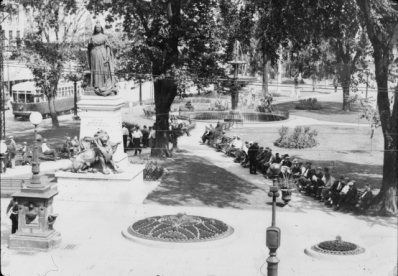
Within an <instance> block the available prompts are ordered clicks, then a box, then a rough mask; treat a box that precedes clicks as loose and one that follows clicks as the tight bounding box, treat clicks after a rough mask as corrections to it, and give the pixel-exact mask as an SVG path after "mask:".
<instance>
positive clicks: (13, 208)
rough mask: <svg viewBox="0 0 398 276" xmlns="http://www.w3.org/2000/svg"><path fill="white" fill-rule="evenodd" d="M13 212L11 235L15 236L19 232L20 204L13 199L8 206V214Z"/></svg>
mask: <svg viewBox="0 0 398 276" xmlns="http://www.w3.org/2000/svg"><path fill="white" fill-rule="evenodd" d="M10 209H11V211H12V214H11V215H10V219H11V224H12V226H11V234H15V233H16V232H17V230H18V204H16V203H15V201H14V200H13V199H11V201H10V204H8V207H7V213H8V212H9V211H10Z"/></svg>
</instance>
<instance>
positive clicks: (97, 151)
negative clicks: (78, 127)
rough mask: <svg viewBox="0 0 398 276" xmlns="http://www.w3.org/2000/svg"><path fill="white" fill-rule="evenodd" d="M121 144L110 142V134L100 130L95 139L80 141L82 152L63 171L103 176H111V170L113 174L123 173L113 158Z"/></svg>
mask: <svg viewBox="0 0 398 276" xmlns="http://www.w3.org/2000/svg"><path fill="white" fill-rule="evenodd" d="M119 144H120V142H118V143H112V142H110V141H109V135H108V133H106V132H105V131H103V130H99V131H98V132H97V133H96V134H95V135H94V137H84V138H83V139H81V140H80V147H81V150H82V151H81V152H80V153H79V154H78V155H77V156H76V157H75V159H74V160H73V161H72V164H71V165H70V166H69V167H68V168H65V169H61V170H62V171H71V172H76V173H87V172H97V171H100V172H102V173H103V174H110V172H109V169H110V170H112V171H113V173H122V172H123V171H122V170H121V169H119V168H118V166H117V165H116V164H115V162H114V161H113V158H112V157H113V154H114V153H115V152H116V150H117V147H118V145H119Z"/></svg>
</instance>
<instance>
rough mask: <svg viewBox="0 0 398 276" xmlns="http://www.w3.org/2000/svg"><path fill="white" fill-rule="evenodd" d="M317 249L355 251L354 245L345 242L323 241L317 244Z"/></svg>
mask: <svg viewBox="0 0 398 276" xmlns="http://www.w3.org/2000/svg"><path fill="white" fill-rule="evenodd" d="M318 247H319V248H321V249H323V250H330V251H340V252H344V251H351V250H355V249H357V246H356V245H355V244H353V243H350V242H345V241H324V242H321V243H319V244H318Z"/></svg>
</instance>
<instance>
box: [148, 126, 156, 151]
mask: <svg viewBox="0 0 398 276" xmlns="http://www.w3.org/2000/svg"><path fill="white" fill-rule="evenodd" d="M155 138H156V130H155V127H149V143H150V147H151V148H154V147H155Z"/></svg>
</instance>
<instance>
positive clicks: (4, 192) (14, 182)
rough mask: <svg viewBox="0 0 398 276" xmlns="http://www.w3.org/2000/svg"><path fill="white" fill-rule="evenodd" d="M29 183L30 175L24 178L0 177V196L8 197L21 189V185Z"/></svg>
mask: <svg viewBox="0 0 398 276" xmlns="http://www.w3.org/2000/svg"><path fill="white" fill-rule="evenodd" d="M24 184H25V185H26V184H30V177H26V178H9V177H4V178H3V177H2V178H1V197H9V196H10V195H12V194H13V193H16V192H19V191H21V188H22V185H24Z"/></svg>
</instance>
